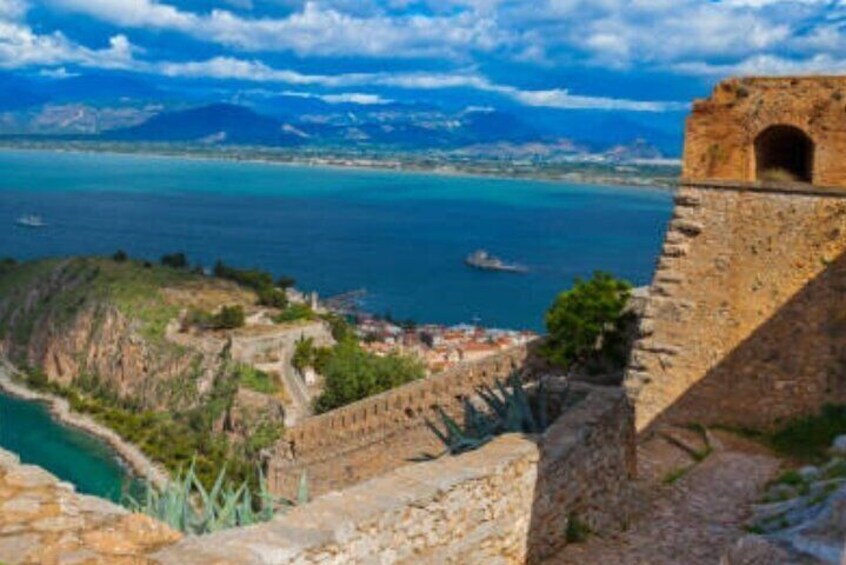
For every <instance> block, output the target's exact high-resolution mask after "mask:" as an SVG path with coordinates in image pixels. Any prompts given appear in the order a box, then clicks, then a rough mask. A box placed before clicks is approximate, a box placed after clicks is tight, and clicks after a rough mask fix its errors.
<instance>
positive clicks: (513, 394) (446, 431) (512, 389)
mask: <svg viewBox="0 0 846 565" xmlns="http://www.w3.org/2000/svg"><path fill="white" fill-rule="evenodd" d="M476 393H477V395H478V396H479V398H480V399H481V400H482V402H483V403H484V405H485V407H486V410H480V409H479V408H477V407H476V405H474V404H473V403H472V402H471V401H470V400H468V399H466V398H465V399H464V425H463V426H462V425H461V424H459V423H458V422H457V421H456V420H455V419H454V418H452V417H450V415H449V414H447V413H446V412H445V411H444V410H443V409H442V408H441V407H440V406H438V407H437V408H436V410H437V412H438V416H439V417H440V419H441V424H442V426H443V429H441V428H439V427H438V426H437V425H435V424H433V423H432V422H430V421H429V420H428V419H427V420H426V425H427V426H428V427H429V429H430V430H432V432H433V433H434V434H435V435H436V436H437V438H438V439H439V440H440V441H441V443H443V444H444V447H445V448H446V449H445V452H446V453H450V454H452V455H457V454H459V453H464V452H467V451H472V450H474V449H478V448H479V447H481V446H482V445H484V444H486V443H487V442H489V441H490V440H491V439H493V438H494V437H495V436H498V435H500V434H506V433H527V434H535V433H540V432H542V431H543V430H544V429H546V394H545V392H544V391H543V389H542V387H539V389H538V394H537V401H538V409H537V417H536V416H535V413H534V412H533V410H532V404H531V402H530V400H529V396H528V394H527V393H526V388H525V384H524V383H523V381H522V379H521V378H520V375H519V374H518V373H513V374H512V375H511V376H510V377H509V378H508V384H507V385H506V383H503V382H502V381H500V380H497V381H496V389H493V388H491V387H489V386H487V385H484V386H481V387H478V388H477V389H476ZM424 458H431V456H426V457H424Z"/></svg>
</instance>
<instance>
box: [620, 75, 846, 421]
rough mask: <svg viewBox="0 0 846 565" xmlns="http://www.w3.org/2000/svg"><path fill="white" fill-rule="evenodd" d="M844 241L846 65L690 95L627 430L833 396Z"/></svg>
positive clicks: (844, 359) (726, 417) (808, 406)
mask: <svg viewBox="0 0 846 565" xmlns="http://www.w3.org/2000/svg"><path fill="white" fill-rule="evenodd" d="M844 251H846V77H805V78H748V79H731V80H727V81H725V82H723V83H721V84H719V85H718V86H717V87H716V88H715V89H714V92H713V94H712V95H711V97H710V98H708V99H706V100H701V101H697V102H695V103H694V105H693V109H692V111H691V114H690V116H689V117H688V120H687V129H686V135H685V150H684V167H683V173H682V181H681V186H680V188H679V190H678V193H677V196H676V206H675V212H674V214H673V219H672V221H671V222H670V225H669V228H668V231H667V235H666V239H665V243H664V247H663V250H662V254H661V257H660V260H659V262H658V265H657V268H656V272H655V276H654V279H653V282H652V285H651V292H650V298H649V301H648V304H647V307H646V313H645V316H644V319H643V320H642V323H641V334H640V338H639V339H638V341H637V343H636V344H635V348H634V351H633V352H632V357H631V360H630V365H629V369H628V372H627V376H626V387H627V389H628V391H629V394H630V396H631V398H632V399H633V401H634V402H635V405H636V410H637V426H638V429H640V430H642V429H644V428H647V427H648V426H650V425H651V424H652V423H654V422H655V421H657V420H661V419H669V420H672V421H675V422H688V423H690V422H698V423H704V424H707V423H715V422H720V423H726V424H734V425H739V426H750V427H755V428H766V427H770V426H773V425H775V424H777V423H778V422H779V421H782V420H784V419H786V418H791V417H794V416H797V415H799V414H803V413H809V412H813V411H816V410H818V409H819V407H820V406H821V405H823V404H825V403H829V402H846V255H844Z"/></svg>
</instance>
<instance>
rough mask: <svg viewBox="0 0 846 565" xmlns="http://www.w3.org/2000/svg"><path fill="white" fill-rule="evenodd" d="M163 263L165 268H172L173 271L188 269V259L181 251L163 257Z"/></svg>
mask: <svg viewBox="0 0 846 565" xmlns="http://www.w3.org/2000/svg"><path fill="white" fill-rule="evenodd" d="M161 263H162V265H164V266H165V267H171V268H173V269H187V268H188V257H187V256H186V255H185V254H184V253H182V252H181V251H180V252H179V253H169V254H167V255H162V259H161Z"/></svg>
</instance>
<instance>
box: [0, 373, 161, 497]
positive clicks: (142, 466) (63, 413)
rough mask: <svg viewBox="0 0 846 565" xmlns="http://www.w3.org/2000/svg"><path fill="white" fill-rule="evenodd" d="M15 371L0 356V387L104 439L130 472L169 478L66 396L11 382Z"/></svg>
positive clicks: (157, 481) (151, 478) (154, 480)
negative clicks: (78, 409)
mask: <svg viewBox="0 0 846 565" xmlns="http://www.w3.org/2000/svg"><path fill="white" fill-rule="evenodd" d="M16 372H17V369H15V367H14V366H13V365H12V364H11V363H9V362H8V361H7V360H0V389H2V390H3V391H4V392H6V393H8V394H10V395H12V396H15V397H17V398H20V399H22V400H28V401H34V402H43V403H46V404H47V405H48V409H49V411H50V414H51V416H53V417H54V418H55V419H56V420H57V421H58V422H59V423H61V424H64V425H67V426H70V427H73V428H76V429H77V430H80V431H82V432H85V433H87V434H90V435H92V436H94V437H97V438H99V439H101V440H102V441H104V442H105V443H106V444H107V445H108V446H109V447H110V448H111V449H112V450H113V451H114V452H115V456H117V458H118V459H119V460H120V461H121V462H122V463H123V464H125V465H126V466H127V467H128V468H129V469H130V470H131V471H132V473H133V474H134V475H136V476H138V477H140V478H146V479H147V480H148V481H150V483H152V484H154V485H155V486H157V487H162V486H164V485H166V484H167V483H168V482H170V476H169V475H168V473H167V472H166V471H165V470H164V469H163V468H162V467H161V466H160V465H158V464H156V463H153V462H152V461H151V460H150V459H149V458H148V457H147V456H146V455H144V453H143V452H142V451H141V450H140V449H139V448H138V447H137V446H135V445H133V444H131V443H129V442H128V441H126V440H125V439H123V438H122V437H120V436H119V435H118V434H117V433H116V432H115V431H114V430H112V429H111V428H109V427H107V426H104V425H103V424H100V423H99V422H97V421H95V420H94V419H93V418H91V417H90V416H87V415H85V414H79V413H76V412H74V411H72V410H71V408H70V404H69V403H68V401H67V400H66V399H64V398H60V397H57V396H53V395H52V394H47V393H43V392H37V391H34V390H31V389H29V388H28V387H26V386H25V385H22V384H20V383H17V382H15V381H14V380H13V379H12V374H13V373H16Z"/></svg>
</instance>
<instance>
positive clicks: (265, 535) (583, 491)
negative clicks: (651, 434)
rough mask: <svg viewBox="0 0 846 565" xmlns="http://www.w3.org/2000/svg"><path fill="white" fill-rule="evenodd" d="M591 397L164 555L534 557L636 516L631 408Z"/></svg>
mask: <svg viewBox="0 0 846 565" xmlns="http://www.w3.org/2000/svg"><path fill="white" fill-rule="evenodd" d="M574 390H575V391H576V392H579V393H581V394H585V397H584V398H583V399H582V400H581V401H580V402H579V403H578V404H576V405H575V406H574V407H572V408H570V409H569V410H568V411H566V412H565V413H564V414H563V415H562V416H561V417H560V418H559V419H558V420H557V421H556V422H555V423H554V424H553V425H552V426H551V427H550V428H549V429H548V430H547V431H546V432H545V433H544V434H543V436H542V437H540V438H531V437H523V436H520V435H516V434H512V435H507V436H502V437H500V438H497V439H495V440H494V441H492V442H491V443H490V444H488V445H486V446H485V447H483V448H481V449H479V450H476V451H473V452H470V453H467V454H464V455H461V456H457V457H450V456H447V457H443V458H440V459H437V460H435V461H431V462H427V463H417V464H410V465H406V466H404V467H401V468H399V469H395V470H393V471H391V472H389V473H387V474H385V475H383V476H381V477H378V478H375V479H372V480H369V481H367V482H364V483H361V484H359V485H357V486H354V487H352V488H349V489H347V490H344V491H341V492H333V493H330V494H327V495H325V496H323V497H320V498H318V499H317V500H315V501H314V502H312V503H310V504H308V505H306V506H303V507H301V508H296V509H294V510H293V511H292V512H290V513H289V514H287V515H285V516H282V517H280V518H277V519H275V520H273V521H272V522H269V523H266V524H261V525H258V526H254V527H249V528H242V529H240V530H231V531H226V532H221V533H218V534H212V535H210V536H204V537H201V538H186V539H185V540H183V541H182V542H180V543H178V544H176V545H173V546H171V547H168V548H166V549H164V550H163V551H161V552H160V553H157V554H155V555H154V556H153V557H154V558H155V559H157V560H158V561H159V562H160V563H162V564H163V565H170V564H173V565H176V564H178V565H193V564H197V565H200V564H202V565H207V564H209V563H215V564H218V565H224V564H236V563H237V564H287V563H327V564H328V563H338V564H341V563H364V562H372V563H383V564H388V563H433V564H434V563H437V564H441V563H461V564H465V563H467V564H470V563H524V562H526V561H529V562H537V561H540V560H541V559H543V558H545V557H548V556H550V555H553V554H554V553H556V552H557V551H558V550H559V549H560V548H561V547H563V546H564V545H565V544H566V543H567V539H566V535H565V532H566V531H567V528H568V523H569V521H570V520H574V519H576V520H580V521H582V522H583V523H584V524H587V525H588V526H589V527H590V528H591V529H592V530H593V531H595V532H606V531H610V530H613V529H616V528H619V527H620V526H621V525H622V524H623V523H624V522H625V520H626V504H625V502H626V499H627V498H628V497H627V495H628V485H629V481H630V479H631V478H633V474H634V464H635V459H634V431H633V425H632V423H633V420H632V411H631V407H630V405H629V403H628V401H627V399H626V396H625V394H624V393H623V391H622V390H621V389H618V388H600V387H591V386H588V385H574Z"/></svg>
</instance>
